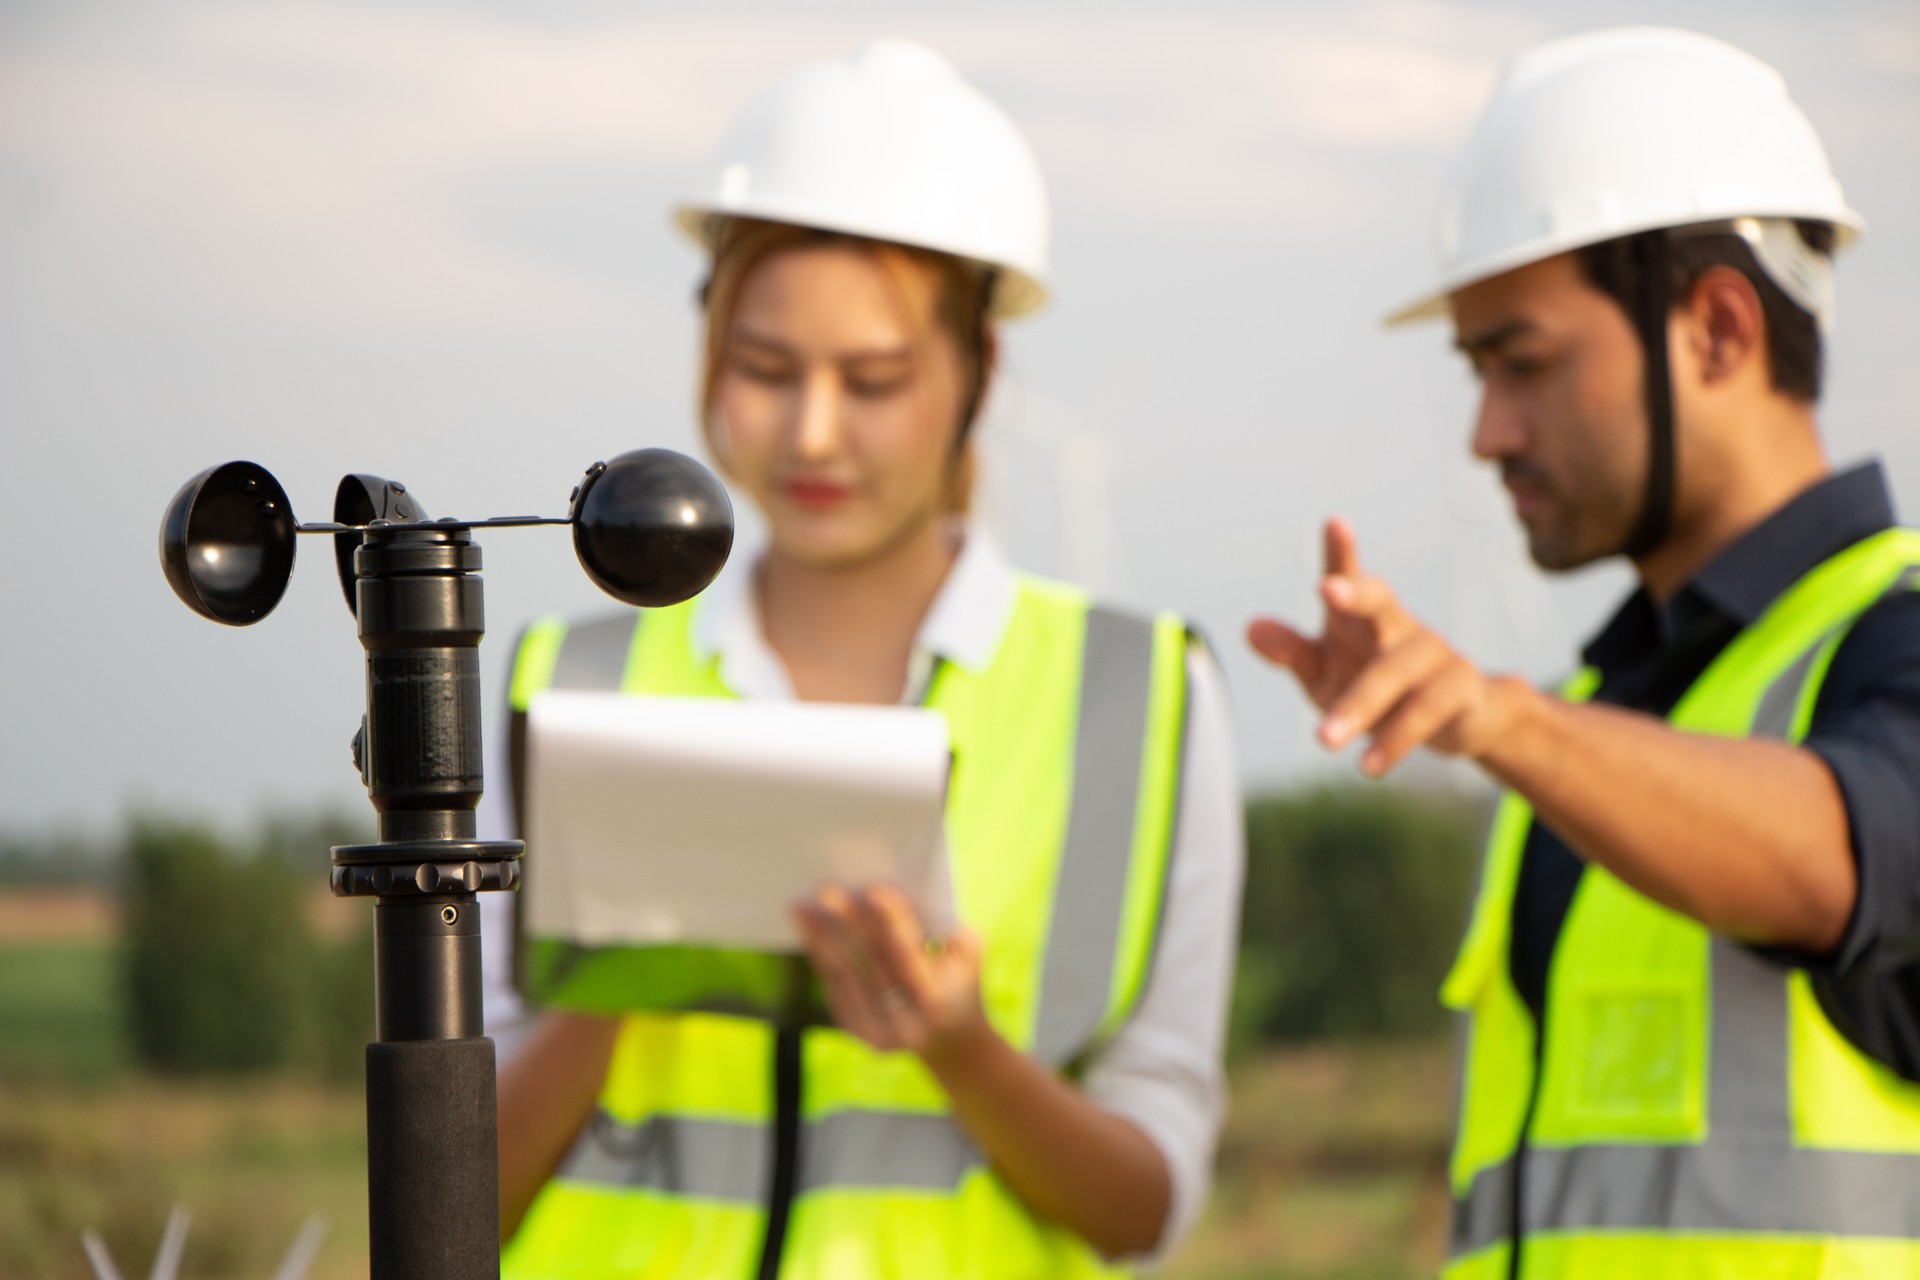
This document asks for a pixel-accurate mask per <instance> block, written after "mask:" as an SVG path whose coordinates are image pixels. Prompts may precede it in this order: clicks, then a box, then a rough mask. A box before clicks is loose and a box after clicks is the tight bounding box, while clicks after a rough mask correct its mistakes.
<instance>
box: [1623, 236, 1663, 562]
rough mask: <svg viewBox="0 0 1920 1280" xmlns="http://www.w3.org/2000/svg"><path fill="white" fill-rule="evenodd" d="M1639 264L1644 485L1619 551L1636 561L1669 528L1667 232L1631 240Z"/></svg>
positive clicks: (1637, 324) (1636, 321) (1637, 319)
mask: <svg viewBox="0 0 1920 1280" xmlns="http://www.w3.org/2000/svg"><path fill="white" fill-rule="evenodd" d="M1634 243H1635V250H1634V252H1635V256H1636V257H1637V258H1638V259H1639V267H1640V314H1639V315H1637V316H1636V317H1634V326H1635V328H1637V329H1638V330H1639V331H1640V350H1641V351H1642V353H1643V354H1644V356H1645V360H1646V378H1645V386H1644V396H1643V398H1644V399H1645V401H1646V408H1647V489H1646V493H1645V495H1644V496H1643V497H1642V499H1641V502H1640V514H1639V516H1638V517H1637V518H1636V519H1635V521H1634V525H1633V531H1632V532H1631V533H1629V534H1628V535H1627V540H1626V541H1625V542H1624V543H1623V544H1621V547H1620V554H1621V555H1624V556H1626V557H1628V558H1629V559H1633V560H1638V559H1640V558H1641V557H1643V556H1646V555H1648V554H1650V553H1652V552H1653V551H1655V550H1657V549H1658V548H1659V546H1660V544H1661V543H1663V542H1665V541H1666V540H1667V534H1668V533H1669V532H1670V531H1671V529H1672V526H1673V492H1674V440H1673V373H1672V368H1671V365H1670V362H1669V361H1668V358H1667V313H1668V311H1669V310H1670V309H1671V304H1672V299H1671V298H1670V297H1669V296H1668V272H1667V234H1666V232H1664V231H1656V232H1654V233H1652V234H1650V235H1644V236H1639V237H1637V238H1636V239H1635V242H1634Z"/></svg>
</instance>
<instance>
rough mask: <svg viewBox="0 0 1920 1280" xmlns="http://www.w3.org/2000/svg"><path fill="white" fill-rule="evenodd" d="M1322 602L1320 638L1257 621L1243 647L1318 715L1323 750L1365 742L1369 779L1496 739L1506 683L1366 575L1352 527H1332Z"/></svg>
mask: <svg viewBox="0 0 1920 1280" xmlns="http://www.w3.org/2000/svg"><path fill="white" fill-rule="evenodd" d="M1320 599H1321V601H1322V603H1323V604H1324V606H1325V609H1326V620H1325V624H1324V626H1323V628H1322V630H1321V633H1320V635H1318V636H1317V637H1316V636H1308V635H1305V634H1303V633H1302V632H1300V631H1297V630H1295V629H1294V628H1293V627H1290V626H1288V625H1287V624H1286V623H1284V622H1281V621H1280V620H1279V619H1277V618H1255V619H1254V620H1253V621H1252V622H1251V623H1249V624H1248V626H1247V641H1248V643H1250V644H1251V645H1252V646H1253V647H1254V649H1255V650H1256V651H1257V652H1259V653H1260V655H1261V656H1262V657H1264V658H1266V659H1267V660H1268V661H1269V662H1272V663H1273V664H1274V665H1275V666H1281V667H1285V668H1287V669H1288V670H1290V671H1292V672H1293V674H1294V677H1295V678H1296V679H1298V680H1299V681H1300V687H1301V689H1302V690H1303V691H1304V692H1305V693H1306V695H1307V697H1308V698H1310V699H1311V700H1312V701H1313V704H1314V705H1315V706H1316V707H1318V708H1320V710H1321V711H1322V712H1323V713H1324V714H1323V716H1322V719H1321V721H1320V729H1319V737H1320V741H1321V742H1322V743H1324V744H1325V745H1326V746H1327V747H1328V748H1329V749H1331V750H1335V751H1338V750H1340V749H1341V748H1343V747H1345V746H1346V745H1347V744H1348V743H1350V742H1353V741H1354V740H1356V739H1357V738H1359V737H1361V736H1363V735H1366V736H1369V737H1371V739H1372V741H1371V742H1370V744H1369V745H1368V747H1367V750H1366V751H1365V752H1364V753H1363V754H1362V755H1361V757H1360V767H1361V769H1362V770H1363V771H1365V772H1366V773H1367V774H1369V775H1370V776H1372V777H1379V776H1380V775H1382V774H1384V773H1386V772H1387V771H1388V770H1389V769H1392V768H1393V767H1394V766H1395V765H1397V764H1399V763H1400V761H1402V760H1403V759H1405V758H1406V757H1407V755H1408V754H1409V753H1411V752H1412V751H1413V749H1414V748H1415V747H1419V746H1423V745H1424V746H1431V747H1432V748H1433V749H1434V750H1436V751H1440V752H1442V753H1444V754H1448V755H1468V756H1479V755H1481V754H1482V753H1483V752H1485V751H1486V749H1487V748H1488V747H1489V746H1490V745H1491V743H1492V741H1493V738H1494V736H1495V734H1497V732H1498V728H1497V722H1498V712H1499V710H1500V704H1501V702H1502V701H1503V699H1502V698H1501V697H1500V694H1501V692H1502V688H1503V686H1504V683H1505V682H1503V681H1494V680H1490V679H1488V678H1487V677H1486V676H1485V675H1483V674H1482V673H1481V672H1480V671H1479V669H1478V668H1476V667H1475V666H1474V665H1473V664H1472V663H1470V662H1468V661H1467V660H1466V659H1465V658H1463V657H1461V656H1460V655H1459V654H1457V653H1455V652H1454V651H1453V649H1452V647H1451V646H1449V645H1448V644H1447V642H1446V641H1445V640H1443V639H1442V638H1441V637H1440V635H1439V634H1438V633H1437V632H1434V631H1432V630H1429V629H1428V628H1427V627H1425V626H1423V625H1422V624H1421V623H1420V622H1419V621H1418V620H1417V619H1415V618H1413V617H1412V616H1411V615H1409V614H1408V613H1407V611H1406V610H1405V609H1403V608H1401V607H1400V602H1399V600H1398V598H1397V597H1395V595H1394V594H1393V589H1392V588H1391V587H1389V586H1388V585H1387V584H1386V583H1385V582H1384V581H1382V580H1381V579H1379V578H1375V577H1371V576H1369V575H1368V574H1367V573H1366V572H1364V571H1363V570H1362V569H1361V567H1360V553H1359V549H1358V547H1357V545H1356V542H1355V539H1354V534H1353V528H1352V526H1350V525H1348V524H1347V522H1346V521H1344V520H1340V519H1337V518H1336V519H1333V520H1329V521H1327V525H1326V572H1325V575H1324V576H1323V577H1322V578H1321V580H1320Z"/></svg>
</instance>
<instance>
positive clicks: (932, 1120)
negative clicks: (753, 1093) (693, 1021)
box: [556, 1111, 986, 1204]
mask: <svg viewBox="0 0 1920 1280" xmlns="http://www.w3.org/2000/svg"><path fill="white" fill-rule="evenodd" d="M772 1141H773V1139H772V1130H771V1129H770V1128H769V1127H768V1126H766V1125H763V1124H756V1123H752V1122H735V1121H725V1120H695V1119H690V1118H688V1117H685V1116H654V1117H652V1118H650V1119H648V1120H647V1121H645V1122H644V1123H642V1124H638V1125H632V1124H623V1123H621V1122H620V1121H617V1120H614V1119H613V1118H612V1117H610V1116H608V1115H607V1114H606V1113H605V1112H604V1111H603V1112H597V1113H596V1114H595V1116H594V1118H593V1121H592V1122H591V1123H590V1124H588V1126H587V1128H586V1129H585V1130H584V1131H582V1133H581V1134H580V1137H579V1138H578V1139H576V1140H575V1142H574V1145H573V1149H572V1150H571V1151H569V1152H568V1153H567V1158H566V1159H565V1160H564V1161H562V1162H561V1165H560V1170H559V1173H558V1174H557V1175H556V1176H557V1177H560V1178H563V1179H565V1180H566V1181H569V1182H577V1183H586V1184H588V1185H592V1186H599V1187H608V1188H615V1189H622V1190H626V1189H633V1188H641V1189H645V1190H649V1191H658V1192H662V1193H665V1194H671V1195H680V1196H689V1197H693V1198H697V1199H706V1200H726V1201H733V1202H736V1203H745V1204H757V1203H760V1202H762V1201H764V1200H765V1199H766V1196H767V1192H768V1188H769V1186H770V1185H771V1183H770V1179H771V1177H772V1162H771V1161H772ZM800 1153H801V1155H800V1161H801V1164H800V1191H801V1192H802V1193H804V1192H807V1191H817V1190H825V1189H828V1188H846V1187H866V1188H875V1189H883V1190H904V1191H940V1192H950V1191H952V1190H953V1189H954V1188H956V1187H957V1186H959V1184H960V1180H961V1179H962V1178H964V1177H965V1176H966V1175H967V1173H968V1172H969V1171H970V1170H973V1169H976V1168H979V1167H981V1166H983V1165H984V1164H985V1163H986V1159H985V1157H984V1156H982V1155H981V1154H980V1151H979V1149H978V1148H977V1147H975V1146H974V1145H973V1143H972V1142H971V1141H970V1140H969V1139H968V1138H967V1136H966V1134H965V1133H963V1132H962V1131H961V1129H960V1127H959V1126H958V1125H957V1124H955V1123H954V1122H953V1121H952V1120H951V1119H949V1118H948V1117H946V1116H941V1115H929V1114H927V1113H925V1112H917V1111H837V1112H835V1113H833V1114H832V1115H829V1116H824V1117H822V1118H821V1119H818V1120H813V1121H809V1122H808V1123H807V1124H806V1125H805V1126H804V1127H803V1128H802V1130H801V1137H800Z"/></svg>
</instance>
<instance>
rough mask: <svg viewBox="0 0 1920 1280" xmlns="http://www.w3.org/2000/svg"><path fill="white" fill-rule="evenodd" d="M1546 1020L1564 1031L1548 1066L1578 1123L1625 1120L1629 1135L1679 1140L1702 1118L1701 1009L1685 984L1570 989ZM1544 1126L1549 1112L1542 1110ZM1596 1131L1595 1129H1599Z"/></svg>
mask: <svg viewBox="0 0 1920 1280" xmlns="http://www.w3.org/2000/svg"><path fill="white" fill-rule="evenodd" d="M1554 999H1555V1000H1556V1002H1557V1003H1558V1005H1559V1007H1558V1008H1556V1009H1554V1010H1553V1012H1552V1013H1551V1014H1549V1020H1550V1021H1552V1022H1557V1023H1559V1024H1560V1029H1562V1030H1563V1034H1562V1035H1560V1036H1557V1037H1555V1038H1556V1039H1557V1040H1558V1041H1560V1043H1559V1044H1557V1045H1555V1046H1553V1048H1554V1049H1555V1050H1556V1052H1553V1053H1552V1054H1551V1055H1550V1061H1551V1062H1552V1065H1551V1067H1550V1070H1552V1071H1554V1073H1555V1074H1559V1075H1561V1076H1562V1077H1563V1080H1564V1083H1565V1086H1566V1087H1565V1090H1564V1094H1563V1097H1564V1100H1565V1108H1566V1116H1567V1118H1568V1119H1569V1120H1572V1121H1574V1122H1575V1123H1576V1124H1577V1125H1580V1126H1581V1127H1583V1128H1584V1127H1586V1126H1590V1125H1597V1126H1603V1127H1612V1126H1618V1125H1621V1124H1626V1125H1629V1126H1630V1127H1631V1132H1632V1135H1633V1136H1637V1137H1655V1136H1668V1137H1673V1138H1684V1137H1687V1136H1690V1135H1691V1134H1693V1133H1696V1132H1697V1130H1698V1123H1699V1121H1700V1119H1701V1102H1702V1099H1701V1091H1700V1080H1701V1076H1702V1068H1703V1067H1704V1065H1705V1064H1704V1062H1703V1057H1704V1037H1703V1035H1702V1026H1703V1019H1704V1016H1705V1010H1704V1009H1703V1008H1702V1002H1701V996H1700V991H1699V989H1698V987H1696V986H1694V985H1692V984H1688V983H1671V984H1669V983H1640V984H1635V985H1632V986H1616V985H1611V984H1610V985H1607V986H1595V987H1578V986H1576V987H1572V988H1571V989H1562V990H1561V991H1559V992H1556V993H1555V995H1554ZM1541 1120H1542V1122H1543V1127H1547V1125H1548V1123H1549V1121H1548V1116H1547V1115H1545V1114H1543V1115H1542V1116H1541ZM1596 1136H1597V1135H1596Z"/></svg>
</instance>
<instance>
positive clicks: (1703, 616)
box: [1583, 462, 1893, 671]
mask: <svg viewBox="0 0 1920 1280" xmlns="http://www.w3.org/2000/svg"><path fill="white" fill-rule="evenodd" d="M1892 527H1893V499H1892V497H1891V496H1890V495H1889V493H1888V490H1887V480H1886V474H1885V472H1884V471H1883V470H1882V469H1881V466H1880V464H1879V463H1878V462H1866V463H1862V464H1861V465H1860V466H1857V467H1854V468H1852V469H1851V470H1848V471H1843V472H1840V473H1839V474H1837V475H1831V476H1828V477H1826V478H1825V479H1822V480H1819V481H1816V482H1815V483H1813V484H1811V485H1809V486H1807V488H1805V489H1803V490H1801V491H1800V492H1799V493H1798V494H1796V495H1795V496H1794V497H1792V498H1791V499H1789V500H1788V501H1787V502H1786V503H1785V505H1783V506H1781V507H1780V508H1779V509H1778V510H1777V511H1775V512H1774V513H1773V514H1772V515H1769V516H1768V517H1767V518H1766V519H1764V520H1762V521H1761V522H1760V523H1759V524H1757V525H1755V526H1754V527H1753V528H1751V529H1749V530H1747V532H1745V533H1744V534H1742V535H1740V537H1739V538H1737V539H1735V540H1734V542H1733V543H1732V544H1731V545H1730V546H1728V547H1727V548H1726V549H1725V550H1723V551H1722V552H1721V553H1720V554H1719V555H1717V556H1715V557H1714V558H1713V560H1711V561H1710V562H1708V564H1707V566H1706V567H1705V568H1703V569H1701V570H1700V572H1699V573H1698V574H1696V575H1695V576H1694V578H1693V580H1692V581H1690V582H1689V583H1687V585H1686V586H1685V587H1683V588H1681V589H1680V591H1679V592H1678V593H1676V594H1675V595H1674V597H1673V599H1671V600H1669V601H1668V602H1667V603H1666V604H1665V605H1664V606H1660V605H1655V604H1654V602H1653V599H1652V597H1651V596H1649V595H1648V594H1647V592H1646V589H1645V588H1644V587H1643V588H1641V589H1639V590H1637V591H1635V592H1634V593H1633V594H1632V595H1631V596H1629V597H1628V598H1627V600H1626V602H1625V603H1624V604H1622V605H1621V606H1620V609H1619V610H1618V612H1616V613H1615V614H1614V615H1613V617H1612V619H1611V620H1609V621H1608V623H1607V625H1606V626H1605V627H1603V628H1602V629H1601V631H1600V633H1599V634H1598V635H1596V636H1595V637H1594V638H1593V640H1592V642H1591V643H1589V644H1588V645H1587V647H1586V649H1585V651H1584V653H1583V656H1584V657H1585V659H1586V660H1587V662H1588V663H1589V664H1591V665H1593V666H1596V667H1598V668H1600V669H1601V670H1602V671H1607V670H1611V669H1613V668H1614V667H1617V666H1618V665H1619V664H1620V663H1621V662H1622V661H1624V660H1630V659H1631V658H1632V657H1633V656H1634V655H1636V654H1638V653H1643V652H1646V651H1647V650H1648V649H1650V648H1664V647H1669V646H1671V645H1672V644H1673V643H1674V642H1675V641H1676V640H1677V639H1679V638H1681V637H1683V636H1685V635H1687V634H1689V633H1691V632H1692V631H1694V630H1695V629H1697V628H1699V627H1700V626H1702V625H1704V624H1706V623H1708V622H1711V621H1713V620H1723V621H1729V622H1732V623H1733V624H1734V625H1735V626H1736V627H1747V626H1751V625H1752V624H1753V623H1755V622H1757V621H1759V619H1760V615H1761V614H1763V613H1765V612H1766V611H1767V608H1768V606H1770V605H1771V604H1772V603H1773V602H1774V601H1775V600H1777V599H1779V598H1780V596H1781V595H1782V594H1783V593H1785V591H1786V590H1787V588H1789V587H1791V586H1792V585H1793V584H1794V583H1796V582H1798V581H1799V580H1800V579H1801V578H1803V577H1805V576H1806V575H1807V574H1808V573H1809V572H1810V571H1811V570H1812V569H1813V568H1814V567H1815V566H1816V565H1818V564H1820V563H1821V562H1822V561H1824V560H1827V559H1829V558H1830V557H1832V556H1834V555H1835V554H1837V553H1839V552H1841V551H1843V550H1845V549H1846V548H1848V547H1850V546H1852V545H1853V544H1854V543H1856V542H1859V541H1860V540H1861V539H1863V538H1868V537H1871V536H1872V535H1874V534H1876V533H1880V532H1882V531H1883V530H1886V529H1889V528H1892Z"/></svg>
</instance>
